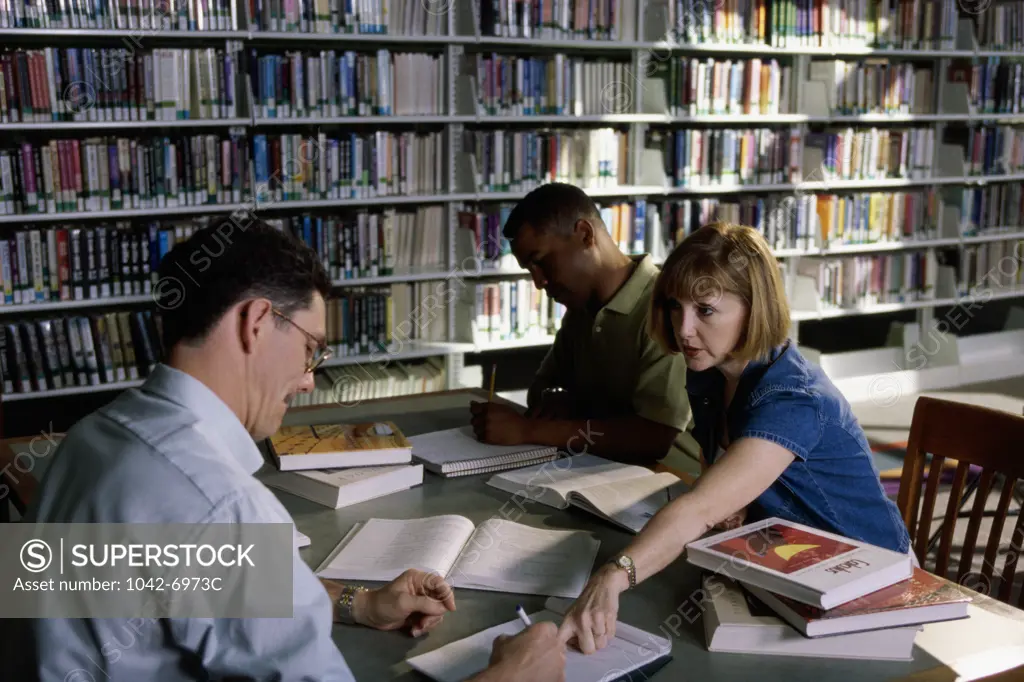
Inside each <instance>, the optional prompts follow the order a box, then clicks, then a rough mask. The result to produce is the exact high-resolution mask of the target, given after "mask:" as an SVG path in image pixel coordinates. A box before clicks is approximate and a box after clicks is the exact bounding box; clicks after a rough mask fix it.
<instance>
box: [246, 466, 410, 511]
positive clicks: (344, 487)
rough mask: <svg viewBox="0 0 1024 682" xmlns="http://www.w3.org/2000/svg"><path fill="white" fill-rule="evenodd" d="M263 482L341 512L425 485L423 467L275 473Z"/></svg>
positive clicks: (309, 470) (359, 468)
mask: <svg viewBox="0 0 1024 682" xmlns="http://www.w3.org/2000/svg"><path fill="white" fill-rule="evenodd" d="M263 482H264V483H266V484H267V485H269V486H272V487H274V488H277V489H279V490H284V491H285V492H289V493H291V494H293V495H298V496H299V497H304V498H306V499H307V500H312V501H313V502H319V503H320V504H322V505H324V506H326V507H330V508H331V509H341V508H342V507H350V506H352V505H354V504H359V503H360V502H365V501H366V500H372V499H375V498H377V497H382V496H384V495H390V494H391V493H396V492H398V491H400V490H408V489H409V488H412V487H413V486H416V485H419V484H421V483H423V466H422V465H420V464H389V465H386V466H379V467H349V468H345V469H304V470H300V471H274V472H271V473H270V474H269V475H268V476H267V477H266V478H265V479H264V481H263Z"/></svg>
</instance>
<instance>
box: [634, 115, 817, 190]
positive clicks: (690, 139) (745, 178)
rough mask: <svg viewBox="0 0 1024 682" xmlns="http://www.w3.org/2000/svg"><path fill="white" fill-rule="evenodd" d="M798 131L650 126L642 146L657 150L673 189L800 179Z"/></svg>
mask: <svg viewBox="0 0 1024 682" xmlns="http://www.w3.org/2000/svg"><path fill="white" fill-rule="evenodd" d="M802 139H803V138H802V134H801V132H800V131H799V130H798V129H795V128H794V129H788V130H787V129H774V128H761V129H740V130H734V129H718V128H713V129H702V130H693V129H688V130H672V131H668V130H661V129H652V130H649V131H648V132H647V135H646V145H645V146H646V149H648V150H656V151H657V152H659V154H660V156H661V158H662V160H663V163H664V174H665V177H666V178H668V180H669V182H670V183H671V185H672V186H673V187H704V186H707V185H711V184H721V185H740V184H758V185H766V184H775V183H783V182H798V181H799V180H800V164H801V157H800V150H801V146H800V145H801V140H802Z"/></svg>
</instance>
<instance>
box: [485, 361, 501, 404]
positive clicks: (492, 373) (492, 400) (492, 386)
mask: <svg viewBox="0 0 1024 682" xmlns="http://www.w3.org/2000/svg"><path fill="white" fill-rule="evenodd" d="M497 372H498V366H497V365H491V397H490V398H488V399H487V402H494V375H495V374H496V373H497Z"/></svg>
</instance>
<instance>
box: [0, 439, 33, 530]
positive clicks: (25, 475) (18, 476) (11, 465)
mask: <svg viewBox="0 0 1024 682" xmlns="http://www.w3.org/2000/svg"><path fill="white" fill-rule="evenodd" d="M31 442H32V438H7V439H3V440H0V523H3V522H7V521H9V520H10V508H9V506H8V505H10V506H13V507H14V509H15V510H17V512H18V514H19V515H22V516H24V514H25V510H26V508H27V507H28V506H29V504H31V503H32V501H33V500H34V499H35V497H36V489H37V488H38V487H39V482H38V480H37V474H38V472H37V471H34V470H35V469H37V468H38V467H37V466H36V462H34V461H31V460H29V461H28V462H26V461H24V460H25V459H26V458H25V456H24V455H23V456H22V457H21V461H19V458H18V457H16V456H15V453H14V450H13V449H12V448H11V445H12V444H15V443H31Z"/></svg>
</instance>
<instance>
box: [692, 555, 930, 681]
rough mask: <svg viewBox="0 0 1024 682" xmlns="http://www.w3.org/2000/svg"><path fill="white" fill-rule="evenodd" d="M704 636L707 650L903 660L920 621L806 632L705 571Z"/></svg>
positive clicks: (729, 582)
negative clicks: (831, 633)
mask: <svg viewBox="0 0 1024 682" xmlns="http://www.w3.org/2000/svg"><path fill="white" fill-rule="evenodd" d="M703 587H704V594H705V595H706V596H705V600H704V608H703V611H704V615H703V620H704V637H705V643H706V646H707V648H708V651H713V652H718V653H734V654H757V655H759V656H808V657H812V658H852V659H872V660H892V661H907V660H910V659H911V658H912V656H913V649H914V639H915V638H916V637H917V633H918V632H919V631H920V629H921V628H920V626H904V627H896V628H889V629H886V630H869V631H866V632H851V633H847V634H841V635H835V636H834V637H818V638H810V637H805V636H804V635H802V634H801V633H800V632H799V631H797V630H796V629H795V628H793V627H791V626H790V624H789V623H787V622H786V621H785V620H783V619H782V618H780V617H779V616H778V614H776V613H775V612H774V611H772V609H770V608H769V607H768V606H766V605H765V604H763V603H762V602H760V601H759V600H758V599H757V598H756V597H754V596H753V595H752V594H750V593H748V592H747V591H746V590H744V589H743V588H742V587H741V586H740V585H738V584H737V583H736V582H734V581H733V580H731V579H730V578H727V577H725V576H723V575H706V576H704V579H703Z"/></svg>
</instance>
